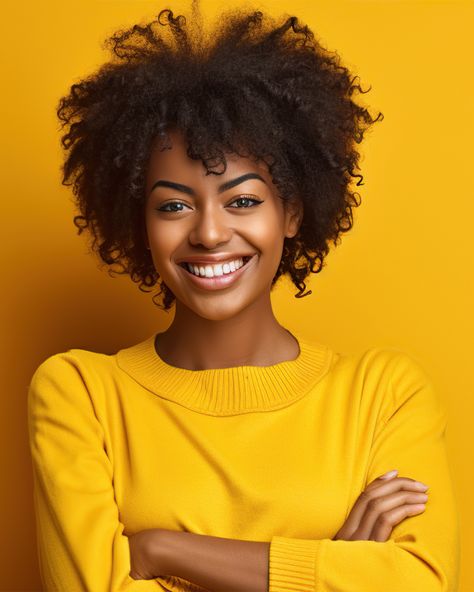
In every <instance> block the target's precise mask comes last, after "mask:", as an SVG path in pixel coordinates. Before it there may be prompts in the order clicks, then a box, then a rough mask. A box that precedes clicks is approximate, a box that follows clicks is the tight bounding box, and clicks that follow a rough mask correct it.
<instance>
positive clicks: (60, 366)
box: [28, 348, 116, 405]
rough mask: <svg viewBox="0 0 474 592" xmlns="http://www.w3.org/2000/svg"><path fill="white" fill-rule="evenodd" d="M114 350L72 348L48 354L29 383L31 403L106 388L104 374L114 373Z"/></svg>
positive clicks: (67, 397)
mask: <svg viewBox="0 0 474 592" xmlns="http://www.w3.org/2000/svg"><path fill="white" fill-rule="evenodd" d="M115 366H116V364H115V362H114V355H113V354H105V353H100V352H95V351H89V350H85V349H79V348H74V349H69V350H67V351H62V352H58V353H55V354H53V355H50V356H48V357H47V358H46V359H44V360H43V361H42V362H41V363H40V364H39V365H38V366H37V367H36V369H35V370H34V372H33V374H32V376H31V378H30V382H29V385H28V400H29V404H30V405H31V404H32V403H33V402H35V403H38V402H39V401H43V400H46V399H47V400H48V401H54V400H56V401H58V400H59V399H63V400H65V399H71V400H72V399H74V400H76V399H78V398H81V393H85V395H86V397H87V398H90V397H92V393H94V394H95V396H98V394H99V392H101V391H103V390H104V387H103V383H104V377H105V376H110V375H112V374H113V368H114V367H115Z"/></svg>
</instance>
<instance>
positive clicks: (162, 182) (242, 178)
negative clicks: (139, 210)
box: [150, 173, 266, 196]
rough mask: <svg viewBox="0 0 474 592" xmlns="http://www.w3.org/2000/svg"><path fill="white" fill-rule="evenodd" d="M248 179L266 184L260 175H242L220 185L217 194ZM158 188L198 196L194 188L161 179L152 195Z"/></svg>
mask: <svg viewBox="0 0 474 592" xmlns="http://www.w3.org/2000/svg"><path fill="white" fill-rule="evenodd" d="M247 179H260V181H263V182H264V183H265V184H266V181H265V179H263V178H262V177H261V176H260V175H259V174H258V173H246V174H245V175H241V176H240V177H237V178H236V179H232V180H230V181H226V182H225V183H222V184H221V185H219V187H218V188H217V193H223V192H224V191H227V190H228V189H232V187H235V186H236V185H239V184H240V183H243V182H244V181H247ZM156 187H171V188H172V189H176V190H177V191H181V192H183V193H187V194H188V195H194V196H195V195H196V192H195V191H194V189H192V187H188V186H187V185H182V184H181V183H173V182H172V181H165V180H164V179H160V180H159V181H157V182H156V183H155V184H154V185H153V187H152V188H151V189H150V193H151V192H152V191H153V190H154V189H155V188H156Z"/></svg>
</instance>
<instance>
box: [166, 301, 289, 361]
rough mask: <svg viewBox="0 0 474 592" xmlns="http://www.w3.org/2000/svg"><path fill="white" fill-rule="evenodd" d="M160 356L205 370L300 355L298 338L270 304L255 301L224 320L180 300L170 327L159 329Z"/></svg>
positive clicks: (286, 358) (287, 358)
mask: <svg viewBox="0 0 474 592" xmlns="http://www.w3.org/2000/svg"><path fill="white" fill-rule="evenodd" d="M155 348H156V350H157V352H158V354H159V355H160V357H161V358H162V359H163V360H164V361H165V362H167V363H168V364H171V365H172V366H177V367H179V368H186V369H188V370H206V369H212V368H230V367H234V366H243V365H251V366H270V365H272V364H277V363H279V362H283V361H286V360H293V359H295V358H296V357H297V356H298V353H299V348H298V342H297V341H296V340H295V338H294V337H293V336H292V335H291V333H290V332H289V331H287V330H286V329H285V328H284V327H283V326H282V325H280V323H279V322H278V321H277V319H276V318H275V315H274V313H273V310H272V306H271V301H270V298H268V302H267V306H262V305H259V304H258V303H253V304H252V305H250V306H248V307H247V308H245V309H243V310H241V311H240V312H239V313H238V314H237V315H235V316H232V317H230V318H226V319H222V320H212V319H207V318H204V317H202V316H199V315H197V314H196V313H195V312H193V311H192V310H191V309H189V308H188V307H186V306H184V305H183V304H182V303H180V302H179V301H177V302H176V312H175V316H174V319H173V322H172V323H171V325H170V326H169V327H168V329H167V330H166V331H165V332H163V333H159V334H158V336H157V339H156V342H155Z"/></svg>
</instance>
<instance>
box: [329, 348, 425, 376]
mask: <svg viewBox="0 0 474 592" xmlns="http://www.w3.org/2000/svg"><path fill="white" fill-rule="evenodd" d="M336 365H337V366H339V368H340V369H341V370H343V371H344V370H347V371H351V372H353V373H355V374H356V375H359V376H364V377H366V378H368V377H372V378H374V379H383V380H390V381H398V380H401V379H402V378H405V379H412V380H418V381H420V380H421V381H426V380H429V377H428V374H427V372H426V371H425V367H424V364H423V363H422V362H421V361H420V360H419V359H418V357H416V356H415V355H414V354H411V353H408V352H406V351H404V350H402V349H399V348H396V347H391V346H372V347H368V348H364V349H360V350H357V351H353V352H350V353H343V354H338V357H337V363H336Z"/></svg>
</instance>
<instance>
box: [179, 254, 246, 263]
mask: <svg viewBox="0 0 474 592" xmlns="http://www.w3.org/2000/svg"><path fill="white" fill-rule="evenodd" d="M253 255H254V253H219V254H218V255H208V256H207V257H203V256H202V255H194V256H193V255H190V256H189V257H181V258H180V259H177V261H176V262H177V263H210V264H213V263H219V262H221V261H233V260H234V259H240V258H241V257H253Z"/></svg>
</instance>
